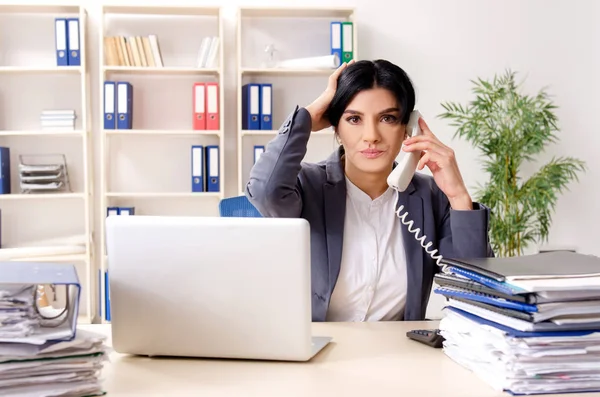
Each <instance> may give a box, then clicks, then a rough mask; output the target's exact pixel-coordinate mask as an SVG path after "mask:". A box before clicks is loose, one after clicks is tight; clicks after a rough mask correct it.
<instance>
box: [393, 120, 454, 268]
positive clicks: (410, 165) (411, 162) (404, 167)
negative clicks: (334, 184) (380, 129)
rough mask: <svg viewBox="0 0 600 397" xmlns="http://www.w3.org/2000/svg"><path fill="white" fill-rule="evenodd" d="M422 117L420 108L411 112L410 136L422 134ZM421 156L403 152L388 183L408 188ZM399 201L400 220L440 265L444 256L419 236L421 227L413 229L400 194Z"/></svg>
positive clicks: (401, 189) (408, 127)
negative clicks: (401, 203) (401, 202)
mask: <svg viewBox="0 0 600 397" xmlns="http://www.w3.org/2000/svg"><path fill="white" fill-rule="evenodd" d="M420 117H421V113H419V111H418V110H414V111H413V112H412V113H411V114H410V118H409V120H408V124H407V125H406V130H407V132H408V136H417V135H421V133H422V131H421V128H420V127H419V118H420ZM420 158H421V151H414V152H404V151H403V152H402V155H401V158H400V160H399V161H398V165H396V167H395V168H394V169H393V170H392V172H391V173H390V175H389V176H388V178H387V183H388V185H389V186H390V187H391V188H392V189H394V190H396V191H398V192H403V191H405V190H406V188H407V187H408V185H409V183H410V181H411V180H412V178H413V176H414V174H415V171H416V170H417V166H418V165H419V160H420ZM396 200H397V202H396V216H398V218H400V221H401V222H402V224H404V225H405V226H406V227H408V231H409V232H411V233H412V234H414V236H415V239H416V240H417V241H418V242H419V243H420V244H421V246H422V247H423V248H424V249H425V251H426V252H427V253H428V254H429V256H431V258H433V260H435V261H436V262H437V264H438V266H441V265H440V262H441V260H442V256H441V255H439V254H438V255H436V253H437V251H438V250H437V249H433V250H431V249H430V248H429V247H431V245H432V244H433V243H432V242H431V241H430V242H428V243H427V244H425V240H426V239H427V236H425V235H423V236H419V233H420V232H421V229H419V228H415V229H413V227H412V226H413V223H414V222H413V221H412V220H406V217H407V216H408V212H404V213H403V214H401V213H402V210H403V209H404V206H403V205H398V204H399V201H400V194H398V195H397V199H396Z"/></svg>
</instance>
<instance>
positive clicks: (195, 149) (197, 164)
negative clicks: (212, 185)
mask: <svg viewBox="0 0 600 397" xmlns="http://www.w3.org/2000/svg"><path fill="white" fill-rule="evenodd" d="M203 191H204V147H203V146H202V145H194V146H192V192H194V193H199V192H203Z"/></svg>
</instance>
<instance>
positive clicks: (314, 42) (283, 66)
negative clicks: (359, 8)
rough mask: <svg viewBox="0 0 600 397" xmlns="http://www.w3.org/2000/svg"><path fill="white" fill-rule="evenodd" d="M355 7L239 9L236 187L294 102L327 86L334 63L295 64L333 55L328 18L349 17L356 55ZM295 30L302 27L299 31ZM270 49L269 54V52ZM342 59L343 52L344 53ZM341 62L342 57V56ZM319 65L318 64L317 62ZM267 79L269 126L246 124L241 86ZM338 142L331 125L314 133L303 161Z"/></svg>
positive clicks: (303, 100)
mask: <svg viewBox="0 0 600 397" xmlns="http://www.w3.org/2000/svg"><path fill="white" fill-rule="evenodd" d="M355 20H356V19H355V10H354V8H346V7H338V8H335V7H334V8H319V7H312V8H311V7H251V6H250V7H241V8H239V9H238V14H237V39H236V43H237V45H236V46H237V60H238V61H237V92H236V95H237V109H238V110H237V112H238V113H237V124H238V132H237V140H238V142H237V166H238V191H239V194H244V189H245V185H246V183H247V181H248V177H249V175H250V170H251V168H252V166H253V164H254V150H255V147H257V146H264V147H266V145H267V143H268V142H269V141H270V140H272V139H273V138H274V137H275V135H276V134H277V132H278V130H279V127H280V126H281V124H282V123H283V122H284V121H285V119H286V118H287V116H288V115H289V114H290V113H291V112H292V111H293V110H294V108H295V107H296V105H298V106H305V105H307V104H309V103H310V102H312V101H313V100H314V99H315V98H316V97H317V96H318V95H319V94H320V93H321V92H322V91H323V90H324V89H325V87H326V85H327V79H328V78H329V76H330V74H331V73H333V71H334V70H335V65H334V64H331V65H329V66H328V65H327V64H326V63H323V64H311V65H306V64H305V65H301V66H298V64H295V65H294V64H293V62H291V60H296V59H299V58H317V57H325V58H326V57H327V56H330V55H331V41H330V38H331V36H330V35H331V22H334V21H338V22H350V23H351V27H352V29H351V32H350V33H346V37H348V38H351V43H350V40H349V39H346V40H347V44H349V45H350V44H351V46H350V48H351V50H352V52H353V58H354V59H358V45H357V37H358V36H357V26H356V23H355ZM299 32H302V33H301V34H299ZM270 54H273V56H272V57H271V56H270ZM342 58H343V57H342ZM342 61H343V60H342ZM319 65H320V66H319ZM246 84H259V85H260V84H271V86H272V90H271V92H272V94H271V103H272V114H271V117H272V126H270V127H271V128H268V127H269V126H268V125H267V128H263V127H262V126H261V127H256V126H254V127H253V128H244V123H243V118H244V114H243V112H244V103H243V102H244V101H243V96H244V92H243V86H244V85H246ZM336 147H337V143H336V141H335V136H334V134H333V131H332V130H331V129H327V130H323V131H316V132H313V133H312V135H311V138H310V140H309V143H308V148H307V153H306V156H305V158H304V160H305V161H309V162H318V161H321V160H323V159H325V158H326V157H327V156H329V154H331V152H332V151H333V150H335V148H336Z"/></svg>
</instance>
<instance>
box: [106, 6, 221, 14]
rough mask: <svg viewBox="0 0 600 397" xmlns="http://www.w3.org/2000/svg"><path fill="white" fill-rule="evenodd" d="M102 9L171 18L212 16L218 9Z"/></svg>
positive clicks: (111, 11)
mask: <svg viewBox="0 0 600 397" xmlns="http://www.w3.org/2000/svg"><path fill="white" fill-rule="evenodd" d="M102 8H103V12H104V14H134V15H135V14H146V15H160V16H163V15H172V16H176V15H179V16H192V15H193V16H212V17H216V16H218V15H219V12H220V9H219V7H205V6H200V7H190V6H184V5H168V6H159V5H157V6H153V5H147V6H131V5H106V6H104V7H102Z"/></svg>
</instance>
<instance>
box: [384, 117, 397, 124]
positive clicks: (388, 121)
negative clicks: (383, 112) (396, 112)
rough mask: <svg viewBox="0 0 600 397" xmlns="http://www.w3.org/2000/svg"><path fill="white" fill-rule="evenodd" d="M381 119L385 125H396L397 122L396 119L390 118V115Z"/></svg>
mask: <svg viewBox="0 0 600 397" xmlns="http://www.w3.org/2000/svg"><path fill="white" fill-rule="evenodd" d="M381 119H382V120H383V122H384V123H395V122H396V120H397V118H396V117H394V116H389V115H388V116H383V117H382V118H381Z"/></svg>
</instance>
